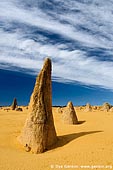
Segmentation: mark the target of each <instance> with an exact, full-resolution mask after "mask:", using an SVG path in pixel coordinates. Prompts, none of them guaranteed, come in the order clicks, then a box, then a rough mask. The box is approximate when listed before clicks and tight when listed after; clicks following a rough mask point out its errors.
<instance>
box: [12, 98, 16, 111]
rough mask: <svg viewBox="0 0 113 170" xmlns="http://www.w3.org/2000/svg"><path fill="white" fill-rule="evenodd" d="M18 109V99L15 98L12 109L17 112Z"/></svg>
mask: <svg viewBox="0 0 113 170" xmlns="http://www.w3.org/2000/svg"><path fill="white" fill-rule="evenodd" d="M16 107H17V99H16V98H14V100H13V103H12V105H11V108H12V110H15V109H16Z"/></svg>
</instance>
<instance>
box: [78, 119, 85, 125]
mask: <svg viewBox="0 0 113 170" xmlns="http://www.w3.org/2000/svg"><path fill="white" fill-rule="evenodd" d="M85 122H86V121H85V120H81V121H78V124H77V125H80V124H83V123H85Z"/></svg>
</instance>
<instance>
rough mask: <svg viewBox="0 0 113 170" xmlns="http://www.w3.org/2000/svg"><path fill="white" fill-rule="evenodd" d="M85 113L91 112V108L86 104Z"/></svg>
mask: <svg viewBox="0 0 113 170" xmlns="http://www.w3.org/2000/svg"><path fill="white" fill-rule="evenodd" d="M84 111H85V112H90V111H92V107H91V105H90V104H89V103H87V104H86V107H85V110H84Z"/></svg>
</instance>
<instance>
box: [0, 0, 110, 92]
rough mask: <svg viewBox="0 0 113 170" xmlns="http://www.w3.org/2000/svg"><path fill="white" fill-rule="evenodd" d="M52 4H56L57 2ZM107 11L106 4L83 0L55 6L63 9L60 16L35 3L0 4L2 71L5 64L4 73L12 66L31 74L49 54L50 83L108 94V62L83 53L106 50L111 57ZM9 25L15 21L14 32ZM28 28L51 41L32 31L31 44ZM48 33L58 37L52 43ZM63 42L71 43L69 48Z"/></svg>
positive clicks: (94, 0)
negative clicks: (95, 87)
mask: <svg viewBox="0 0 113 170" xmlns="http://www.w3.org/2000/svg"><path fill="white" fill-rule="evenodd" d="M55 2H57V3H58V2H59V3H60V1H58V0H55ZM88 2H89V3H88ZM104 2H105V1H104ZM49 5H52V2H51V3H49ZM112 7H113V1H112V0H111V1H109V2H106V3H105V4H104V3H103V2H102V1H101V2H98V1H97V0H93V1H90V0H89V1H87V3H85V1H84V3H80V2H78V1H72V0H70V1H69V0H67V1H64V0H63V1H62V3H61V8H62V9H63V8H66V10H67V11H66V13H65V12H64V11H63V10H62V11H63V12H62V11H61V12H59V11H58V10H55V11H54V10H51V11H50V10H49V9H48V10H49V11H48V12H49V13H50V14H51V15H50V14H49V13H46V12H45V11H44V10H43V9H41V8H40V6H38V5H37V6H34V7H32V8H31V9H29V8H27V7H26V6H25V5H19V4H18V1H16V0H15V1H14V0H9V1H6V0H4V1H1V2H0V17H1V23H2V26H1V27H0V53H1V55H0V63H1V65H4V69H6V66H5V65H7V66H8V68H9V69H12V66H15V67H18V68H23V69H25V71H27V69H29V70H32V71H33V72H34V73H36V72H37V70H38V69H40V68H41V65H42V61H43V59H44V58H45V57H46V56H50V57H51V58H52V60H53V79H54V80H56V81H61V82H73V83H74V82H76V81H78V82H80V83H83V84H86V85H98V86H101V87H103V88H107V89H112V90H113V75H112V72H113V62H112V61H104V60H99V58H98V56H96V55H94V54H93V53H92V55H90V56H89V55H88V52H87V50H88V49H90V48H92V49H93V50H94V49H96V48H103V52H104V50H107V54H108V55H109V54H110V55H113V51H112V42H113V21H112V20H111V18H112V17H113V14H112ZM77 10H78V12H77ZM75 11H76V12H75ZM13 22H16V23H18V26H16V28H15V29H13V27H14V25H13ZM21 24H23V25H24V24H26V25H27V26H28V27H32V28H31V29H30V30H29V28H27V26H26V27H25V26H23V27H21ZM11 26H12V27H11ZM33 27H35V29H39V30H42V31H43V32H46V33H48V32H49V33H51V34H53V37H51V38H50V37H47V36H46V35H44V34H40V33H39V32H38V31H37V32H35V34H36V35H35V37H36V40H34V39H33V37H32V36H33V33H32V29H33ZM7 29H9V30H7ZM28 30H29V31H28ZM27 31H28V33H27ZM54 34H58V35H59V36H60V39H59V41H58V42H57V41H56V42H55V43H54V44H52V39H53V40H54V41H55V38H54ZM60 40H61V41H60ZM65 40H67V41H69V42H70V43H71V45H72V46H73V49H71V48H70V44H68V43H65ZM76 43H79V47H76ZM74 44H75V45H74ZM83 47H84V50H83ZM2 67H3V66H2ZM33 72H32V73H33Z"/></svg>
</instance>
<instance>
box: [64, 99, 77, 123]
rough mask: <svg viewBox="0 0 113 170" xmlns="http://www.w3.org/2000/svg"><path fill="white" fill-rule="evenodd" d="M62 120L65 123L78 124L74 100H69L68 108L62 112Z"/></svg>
mask: <svg viewBox="0 0 113 170" xmlns="http://www.w3.org/2000/svg"><path fill="white" fill-rule="evenodd" d="M62 120H63V122H64V123H65V124H78V118H77V115H76V112H75V109H74V107H73V104H72V102H68V104H67V107H66V109H65V110H64V112H63V113H62Z"/></svg>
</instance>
